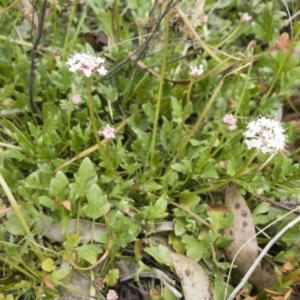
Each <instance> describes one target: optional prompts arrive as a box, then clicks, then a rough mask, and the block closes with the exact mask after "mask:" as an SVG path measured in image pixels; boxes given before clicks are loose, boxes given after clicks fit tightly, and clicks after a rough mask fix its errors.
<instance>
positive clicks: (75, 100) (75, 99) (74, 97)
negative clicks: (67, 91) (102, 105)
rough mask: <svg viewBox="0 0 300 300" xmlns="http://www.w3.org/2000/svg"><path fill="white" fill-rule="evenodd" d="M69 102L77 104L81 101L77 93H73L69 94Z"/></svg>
mask: <svg viewBox="0 0 300 300" xmlns="http://www.w3.org/2000/svg"><path fill="white" fill-rule="evenodd" d="M71 102H72V103H73V104H74V105H79V104H80V103H81V97H80V95H79V94H74V95H72V96H71Z"/></svg>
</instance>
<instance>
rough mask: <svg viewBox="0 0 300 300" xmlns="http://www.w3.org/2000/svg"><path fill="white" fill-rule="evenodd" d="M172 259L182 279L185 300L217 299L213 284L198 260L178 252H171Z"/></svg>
mask: <svg viewBox="0 0 300 300" xmlns="http://www.w3.org/2000/svg"><path fill="white" fill-rule="evenodd" d="M171 261H172V264H173V267H174V269H175V271H176V273H177V275H178V277H179V279H180V281H181V286H182V289H183V293H184V299H185V300H195V299H205V300H214V299H215V296H214V292H213V288H212V284H211V282H210V281H209V278H208V276H207V274H206V273H205V271H204V270H203V269H202V267H201V266H200V265H199V264H198V263H197V262H196V261H194V260H193V259H191V258H189V257H187V256H185V255H182V254H178V253H171Z"/></svg>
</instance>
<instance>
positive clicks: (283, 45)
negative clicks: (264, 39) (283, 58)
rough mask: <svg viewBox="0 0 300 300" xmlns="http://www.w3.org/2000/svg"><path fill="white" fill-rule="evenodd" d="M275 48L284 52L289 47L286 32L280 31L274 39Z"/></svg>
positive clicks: (288, 38)
mask: <svg viewBox="0 0 300 300" xmlns="http://www.w3.org/2000/svg"><path fill="white" fill-rule="evenodd" d="M275 46H276V49H278V50H281V51H283V52H286V51H287V50H289V48H290V37H289V34H288V33H287V32H284V33H282V34H281V35H280V36H279V38H278V39H277V41H276V44H275Z"/></svg>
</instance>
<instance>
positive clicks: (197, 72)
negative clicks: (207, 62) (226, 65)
mask: <svg viewBox="0 0 300 300" xmlns="http://www.w3.org/2000/svg"><path fill="white" fill-rule="evenodd" d="M203 73H204V70H203V66H202V65H200V66H199V67H195V66H191V67H190V75H191V76H192V77H194V78H199V77H200V76H201V75H202V74H203Z"/></svg>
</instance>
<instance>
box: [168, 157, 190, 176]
mask: <svg viewBox="0 0 300 300" xmlns="http://www.w3.org/2000/svg"><path fill="white" fill-rule="evenodd" d="M171 168H172V170H174V171H177V172H179V173H182V174H188V173H190V172H191V170H192V166H191V161H190V160H182V161H181V163H175V164H173V165H172V166H171Z"/></svg>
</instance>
